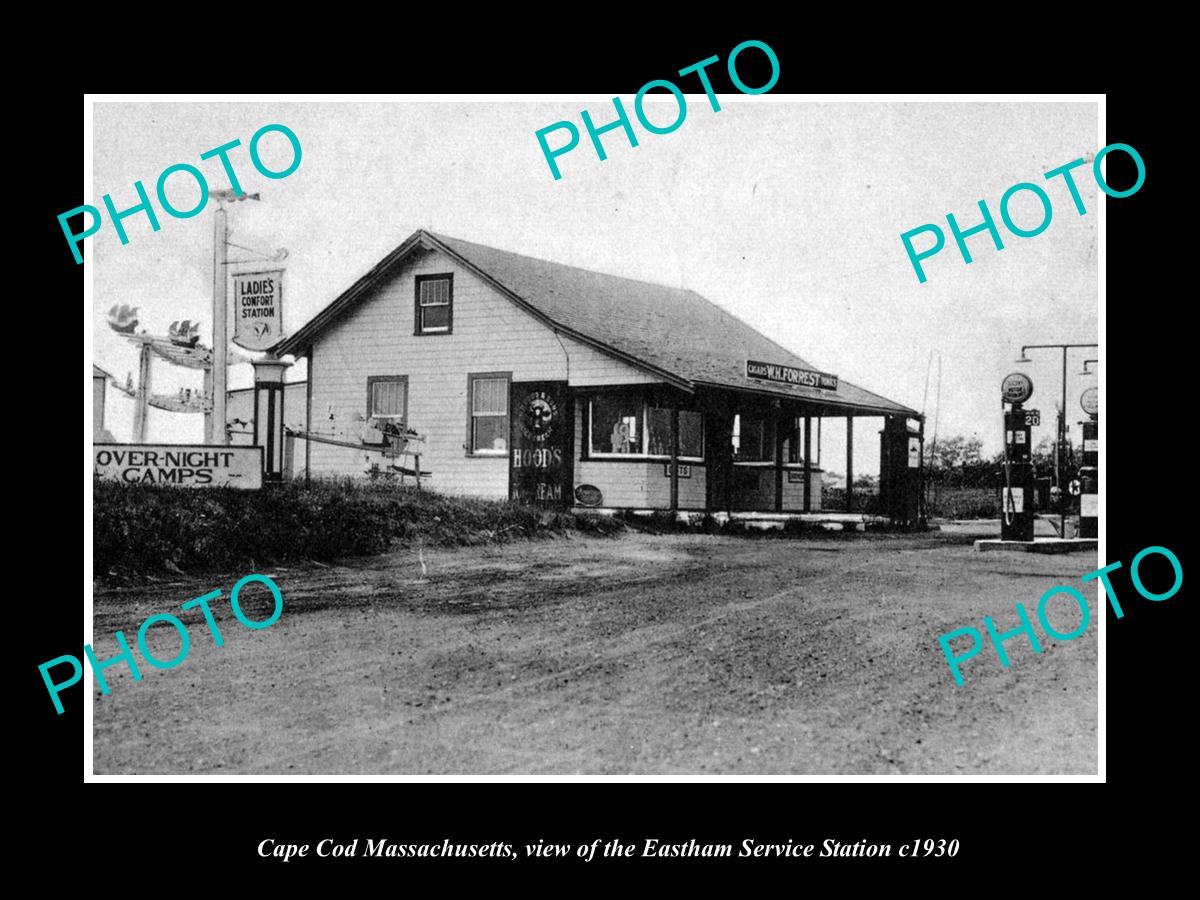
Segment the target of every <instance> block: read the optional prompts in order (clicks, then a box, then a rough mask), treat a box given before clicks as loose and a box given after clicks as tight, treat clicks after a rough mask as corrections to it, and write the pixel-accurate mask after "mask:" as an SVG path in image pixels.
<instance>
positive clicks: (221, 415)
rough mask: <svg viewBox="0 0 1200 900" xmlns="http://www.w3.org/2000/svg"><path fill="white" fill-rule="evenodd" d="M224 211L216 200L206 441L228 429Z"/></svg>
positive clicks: (221, 439)
mask: <svg viewBox="0 0 1200 900" xmlns="http://www.w3.org/2000/svg"><path fill="white" fill-rule="evenodd" d="M226 215H227V214H226V212H225V205H224V204H223V203H221V202H220V201H218V202H217V209H216V212H215V213H214V214H213V346H212V379H211V383H212V415H211V417H210V418H209V421H208V442H209V443H210V444H228V443H229V433H228V432H227V431H226V428H225V399H226V393H227V390H228V387H229V385H228V381H229V364H228V347H229V307H228V303H227V298H226V296H225V292H226V286H227V284H228V273H227V272H226V271H225V268H226V257H227V255H228V247H227V246H226V241H227V240H228V234H227V231H226V229H227V221H226ZM206 380H208V379H206Z"/></svg>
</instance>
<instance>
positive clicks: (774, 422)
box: [771, 400, 783, 512]
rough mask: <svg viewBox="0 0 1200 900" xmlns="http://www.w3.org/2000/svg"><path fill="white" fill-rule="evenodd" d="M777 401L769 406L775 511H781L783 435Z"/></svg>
mask: <svg viewBox="0 0 1200 900" xmlns="http://www.w3.org/2000/svg"><path fill="white" fill-rule="evenodd" d="M779 422H780V416H779V401H778V400H776V401H775V403H774V404H773V405H772V406H771V433H772V434H774V435H775V512H783V437H782V435H781V434H780V428H779Z"/></svg>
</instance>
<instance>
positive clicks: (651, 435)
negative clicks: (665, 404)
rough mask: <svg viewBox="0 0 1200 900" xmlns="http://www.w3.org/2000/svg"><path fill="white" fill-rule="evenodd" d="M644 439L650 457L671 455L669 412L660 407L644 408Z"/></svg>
mask: <svg viewBox="0 0 1200 900" xmlns="http://www.w3.org/2000/svg"><path fill="white" fill-rule="evenodd" d="M646 437H647V438H648V439H649V442H650V455H651V456H670V455H671V410H669V409H663V408H662V407H660V406H648V407H646Z"/></svg>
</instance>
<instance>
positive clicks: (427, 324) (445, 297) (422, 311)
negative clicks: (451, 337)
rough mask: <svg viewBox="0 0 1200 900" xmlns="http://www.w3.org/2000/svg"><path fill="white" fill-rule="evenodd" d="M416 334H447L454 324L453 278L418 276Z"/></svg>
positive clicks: (445, 276)
mask: <svg viewBox="0 0 1200 900" xmlns="http://www.w3.org/2000/svg"><path fill="white" fill-rule="evenodd" d="M416 281H417V298H416V328H415V331H416V333H417V334H449V333H450V330H451V327H452V326H453V324H454V276H453V275H418V276H417V279H416Z"/></svg>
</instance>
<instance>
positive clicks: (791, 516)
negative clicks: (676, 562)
mask: <svg viewBox="0 0 1200 900" xmlns="http://www.w3.org/2000/svg"><path fill="white" fill-rule="evenodd" d="M625 511H626V510H623V509H617V508H614V507H587V506H574V507H572V508H571V512H573V513H598V514H600V515H603V516H612V515H616V514H617V513H620V512H625ZM628 512H632V513H633V514H634V515H635V516H651V515H655V514H662V513H664V512H668V510H663V509H633V510H628ZM704 514H705V513H704V510H686V509H681V510H679V511H678V512H677V513H676V514H675V517H676V519H677V520H678V521H680V522H687V521H688V519H689V518H690V517H691V516H703V515H704ZM711 515H712V517H713V519H715V520H716V521H717V522H720V523H722V524H724V523H725V522H727V521H729V520H730V519H737V520H740V521H743V522H745V523H746V524H747V525H748V526H749V527H752V528H760V529H762V530H763V531H769V530H771V529H776V530H779V529H782V528H783V526H784V525H785V524H786V523H787V522H807V523H809V524H812V525H821V526H828V527H829V529H830V530H831V531H843V530H845V531H863V530H865V529H866V526H868V525H874V526H879V525H888V524H890V523H891V519H890V518H888V517H887V516H876V515H869V514H867V513H848V512H837V511H834V510H830V511H828V512H825V511H816V512H807V513H800V512H783V513H780V512H733V513H727V512H723V511H722V512H714V513H712V514H711Z"/></svg>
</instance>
